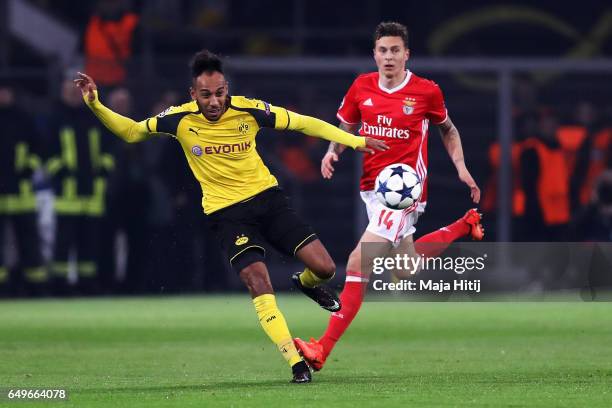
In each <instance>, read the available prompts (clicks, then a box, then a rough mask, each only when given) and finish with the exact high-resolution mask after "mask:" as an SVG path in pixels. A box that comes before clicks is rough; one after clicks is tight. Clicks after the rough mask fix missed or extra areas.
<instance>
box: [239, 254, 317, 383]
mask: <svg viewBox="0 0 612 408" xmlns="http://www.w3.org/2000/svg"><path fill="white" fill-rule="evenodd" d="M247 252H248V251H247ZM252 252H256V250H255V251H252ZM250 255H255V256H257V254H256V253H253V254H248V253H246V254H244V255H243V257H244V259H243V262H244V263H245V264H247V263H249V259H248V257H249V256H250ZM254 259H255V258H253V260H254ZM240 279H241V280H242V282H244V284H245V285H246V287H247V288H248V289H249V292H250V293H251V298H252V299H253V305H254V306H255V311H256V312H257V317H258V318H259V323H260V324H261V327H262V328H263V329H264V331H265V332H266V334H267V335H268V337H269V338H270V340H272V342H273V343H274V344H276V346H277V347H278V350H279V351H280V352H281V354H282V356H283V358H284V359H285V360H286V361H287V362H288V363H289V366H291V370H292V371H293V380H292V382H294V383H307V382H310V381H312V377H311V374H310V370H309V369H308V366H307V365H306V363H305V362H304V360H302V358H301V357H300V355H299V354H298V351H297V349H296V348H295V346H294V344H293V341H292V338H291V333H290V332H289V328H288V327H287V322H286V321H285V317H284V316H283V314H282V313H281V311H280V310H279V309H278V306H277V305H276V298H275V296H274V290H273V289H272V284H271V282H270V276H269V274H268V269H267V268H266V265H265V264H264V263H263V262H261V261H256V262H253V263H249V264H248V265H247V266H244V267H242V268H241V270H240Z"/></svg>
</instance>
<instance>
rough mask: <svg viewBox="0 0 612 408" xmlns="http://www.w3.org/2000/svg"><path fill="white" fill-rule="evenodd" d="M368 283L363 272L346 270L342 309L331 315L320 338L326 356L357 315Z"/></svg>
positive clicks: (341, 299) (341, 300)
mask: <svg viewBox="0 0 612 408" xmlns="http://www.w3.org/2000/svg"><path fill="white" fill-rule="evenodd" d="M367 284H368V279H367V278H364V277H363V275H362V274H361V273H359V272H351V271H347V272H346V282H345V283H344V289H343V290H342V293H341V294H340V302H341V303H342V309H341V310H340V311H339V312H335V313H333V314H332V315H331V317H330V318H329V324H328V325H327V330H326V331H325V333H324V334H323V336H322V337H321V338H320V339H319V343H320V344H321V345H322V346H323V349H324V350H325V357H327V356H328V355H329V353H331V351H332V349H333V348H334V346H335V345H336V342H337V341H338V340H340V337H342V335H343V334H344V332H345V331H346V329H347V328H348V327H349V326H350V324H351V322H352V321H353V319H354V318H355V316H356V315H357V312H358V311H359V309H360V308H361V303H362V302H363V297H364V295H365V290H366V286H367Z"/></svg>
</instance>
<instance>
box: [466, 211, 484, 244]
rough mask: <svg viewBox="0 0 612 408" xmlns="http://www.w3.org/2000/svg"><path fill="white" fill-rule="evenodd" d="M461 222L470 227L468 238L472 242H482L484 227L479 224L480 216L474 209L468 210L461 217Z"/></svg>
mask: <svg viewBox="0 0 612 408" xmlns="http://www.w3.org/2000/svg"><path fill="white" fill-rule="evenodd" d="M462 219H463V221H465V222H467V223H468V224H469V226H470V236H471V237H472V239H473V240H474V241H482V239H483V238H484V227H483V226H482V224H481V223H480V221H481V220H482V214H480V213H479V212H478V210H477V209H476V208H471V209H469V210H468V211H467V212H466V213H465V215H464V216H463V217H462Z"/></svg>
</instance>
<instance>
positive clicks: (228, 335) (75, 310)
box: [0, 294, 612, 408]
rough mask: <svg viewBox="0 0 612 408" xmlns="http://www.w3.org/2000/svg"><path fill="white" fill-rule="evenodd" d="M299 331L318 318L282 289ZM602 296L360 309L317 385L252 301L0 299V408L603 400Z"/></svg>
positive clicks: (608, 349)
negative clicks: (11, 394) (47, 391)
mask: <svg viewBox="0 0 612 408" xmlns="http://www.w3.org/2000/svg"><path fill="white" fill-rule="evenodd" d="M278 303H279V306H280V308H281V310H282V311H283V312H284V314H285V317H286V318H287V321H288V323H289V327H290V329H291V330H292V334H293V335H294V336H301V337H307V336H314V335H319V334H320V333H321V332H322V330H323V328H324V326H325V325H326V323H327V318H328V316H327V313H326V312H325V311H323V310H321V309H319V308H318V307H317V306H316V305H315V304H314V303H312V302H311V301H310V300H309V299H307V298H305V297H301V296H297V295H294V296H289V295H284V296H279V298H278ZM611 312H612V304H611V303H581V302H574V303H570V302H567V303H563V302H548V303H527V302H525V303H509V302H508V303H501V302H500V303H489V302H487V303H484V302H482V303H469V302H465V303H463V302H455V303H418V302H394V303H383V302H371V303H365V304H364V307H363V308H362V310H361V313H360V315H359V316H358V317H357V319H356V321H355V322H354V325H353V326H352V327H351V329H350V330H349V332H348V334H347V335H346V336H345V337H344V338H343V339H342V341H341V342H340V343H339V345H338V347H337V348H336V350H335V353H334V354H333V355H332V356H331V357H330V360H329V361H328V363H327V366H326V367H325V368H324V370H323V371H321V372H319V373H315V374H314V382H313V383H312V384H306V385H294V384H289V383H288V381H289V379H290V369H289V367H288V366H287V365H286V363H285V362H284V361H283V360H282V358H281V356H280V354H279V353H278V351H277V350H276V349H275V347H274V346H273V345H272V343H270V341H269V340H268V338H267V337H266V336H265V334H264V333H263V331H262V330H261V328H260V326H259V323H258V322H257V319H256V316H255V312H254V310H253V307H252V304H251V302H250V299H249V298H248V295H246V294H243V295H227V296H201V297H191V296H190V297H170V298H109V299H96V300H82V299H73V300H40V301H1V302H0V388H2V389H3V392H5V393H6V389H8V388H39V389H40V388H65V389H67V390H68V393H69V401H67V402H53V403H50V402H10V401H8V400H7V399H6V397H2V398H0V406H6V407H27V406H33V407H40V406H49V405H48V404H51V406H57V407H64V406H66V407H67V406H78V407H107V406H109V407H158V406H160V407H161V406H164V407H167V406H175V407H191V406H193V407H203V406H256V407H277V406H278V407H289V406H317V407H318V406H320V407H328V406H329V407H340V406H346V407H351V408H355V407H357V406H383V407H391V406H403V407H405V406H415V407H463V406H470V407H583V406H584V407H610V406H612V313H611Z"/></svg>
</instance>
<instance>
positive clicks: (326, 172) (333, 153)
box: [321, 122, 357, 179]
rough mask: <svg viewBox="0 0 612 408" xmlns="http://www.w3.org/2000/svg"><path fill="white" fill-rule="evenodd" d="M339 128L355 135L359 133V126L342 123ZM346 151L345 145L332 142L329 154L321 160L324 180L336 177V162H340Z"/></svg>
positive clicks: (328, 149)
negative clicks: (340, 157)
mask: <svg viewBox="0 0 612 408" xmlns="http://www.w3.org/2000/svg"><path fill="white" fill-rule="evenodd" d="M338 127H339V128H340V129H342V130H344V131H345V132H348V133H350V134H355V132H356V131H357V125H349V124H346V123H342V122H341V123H340V125H338ZM345 149H346V146H345V145H342V144H340V143H336V142H330V143H329V147H328V148H327V153H325V156H323V159H322V160H321V175H322V176H323V178H326V179H330V178H332V176H333V175H334V165H333V163H334V162H337V161H338V158H339V156H340V154H342V152H343V151H344V150H345Z"/></svg>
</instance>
